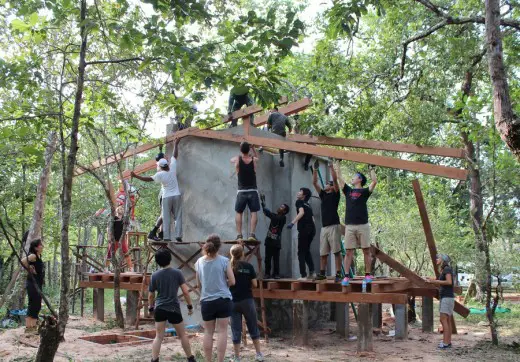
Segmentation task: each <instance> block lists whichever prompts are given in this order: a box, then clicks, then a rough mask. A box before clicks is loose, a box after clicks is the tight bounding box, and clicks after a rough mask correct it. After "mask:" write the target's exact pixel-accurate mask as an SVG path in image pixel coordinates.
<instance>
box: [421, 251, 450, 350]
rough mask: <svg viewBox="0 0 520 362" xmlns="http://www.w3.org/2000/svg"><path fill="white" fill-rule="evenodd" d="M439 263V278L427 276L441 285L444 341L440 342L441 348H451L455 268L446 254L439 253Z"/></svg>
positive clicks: (440, 306) (431, 281)
mask: <svg viewBox="0 0 520 362" xmlns="http://www.w3.org/2000/svg"><path fill="white" fill-rule="evenodd" d="M437 265H438V266H439V277H438V278H431V277H429V278H427V280H428V281H429V282H430V283H432V284H435V285H439V286H440V288H439V299H440V302H439V311H440V322H441V324H442V342H441V343H440V344H439V348H440V349H446V348H451V334H452V330H451V317H452V316H453V308H454V307H455V294H454V292H453V284H454V277H453V269H452V268H451V265H450V257H449V256H448V255H445V254H438V255H437Z"/></svg>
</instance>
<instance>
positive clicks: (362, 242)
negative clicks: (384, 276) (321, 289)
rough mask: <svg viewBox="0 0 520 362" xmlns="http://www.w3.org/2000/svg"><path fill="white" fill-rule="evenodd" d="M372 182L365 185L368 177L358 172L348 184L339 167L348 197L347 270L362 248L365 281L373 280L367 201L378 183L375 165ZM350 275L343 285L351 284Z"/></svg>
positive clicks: (371, 169) (346, 231)
mask: <svg viewBox="0 0 520 362" xmlns="http://www.w3.org/2000/svg"><path fill="white" fill-rule="evenodd" d="M368 169H369V173H370V179H371V183H370V185H369V186H368V187H364V186H365V185H366V183H367V178H366V176H365V175H363V174H362V173H361V172H356V174H355V175H354V177H352V181H351V184H352V187H350V186H349V185H347V184H346V183H345V181H344V180H343V179H342V178H341V169H339V167H338V171H339V172H338V179H339V184H340V187H341V188H342V190H343V193H344V194H345V198H346V208H345V249H347V253H346V255H345V271H346V272H347V273H348V270H350V266H351V264H352V258H353V257H354V250H355V249H359V248H361V249H362V250H363V255H364V259H365V282H367V283H371V282H372V275H371V272H372V271H371V268H372V257H371V255H370V225H369V224H368V208H367V201H368V198H369V197H370V195H372V192H374V188H375V187H376V185H377V178H376V173H375V171H374V166H372V165H369V166H368ZM349 281H350V280H349V277H348V275H346V276H345V278H343V281H342V282H341V285H343V286H347V285H348V284H349Z"/></svg>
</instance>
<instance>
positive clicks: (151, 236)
mask: <svg viewBox="0 0 520 362" xmlns="http://www.w3.org/2000/svg"><path fill="white" fill-rule="evenodd" d="M163 158H165V155H164V153H162V152H159V153H158V154H157V156H155V161H156V162H159V161H160V160H162V159H163ZM157 171H161V168H160V167H159V165H157ZM158 199H159V209H162V188H161V190H160V191H159V195H158ZM162 224H163V219H162V213H161V215H159V217H158V218H157V221H156V222H155V225H154V227H153V229H152V230H151V231H150V232H149V233H148V240H153V241H160V240H162V239H163V232H162ZM157 232H159V234H157Z"/></svg>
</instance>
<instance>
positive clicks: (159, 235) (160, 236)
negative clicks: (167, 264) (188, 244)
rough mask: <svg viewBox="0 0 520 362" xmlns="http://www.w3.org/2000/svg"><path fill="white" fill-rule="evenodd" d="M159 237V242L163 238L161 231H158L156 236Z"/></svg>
mask: <svg viewBox="0 0 520 362" xmlns="http://www.w3.org/2000/svg"><path fill="white" fill-rule="evenodd" d="M157 236H158V237H159V239H160V240H162V239H163V238H164V233H163V232H162V230H161V231H159V234H158V235H157Z"/></svg>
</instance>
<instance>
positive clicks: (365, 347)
mask: <svg viewBox="0 0 520 362" xmlns="http://www.w3.org/2000/svg"><path fill="white" fill-rule="evenodd" d="M372 333H373V332H372V304H369V303H360V304H358V344H357V351H358V353H359V352H372V351H373V350H374V346H373V342H372Z"/></svg>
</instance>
